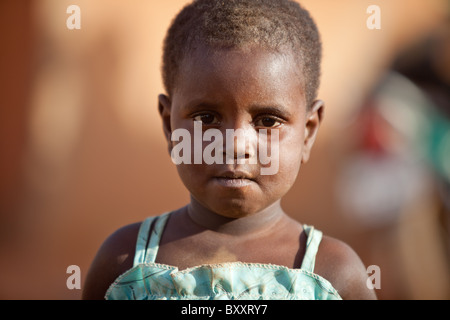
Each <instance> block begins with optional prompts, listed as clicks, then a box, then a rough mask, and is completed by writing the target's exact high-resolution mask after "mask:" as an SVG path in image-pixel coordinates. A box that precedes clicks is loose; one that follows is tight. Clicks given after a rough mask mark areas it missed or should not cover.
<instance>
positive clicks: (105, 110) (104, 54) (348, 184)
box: [0, 0, 450, 299]
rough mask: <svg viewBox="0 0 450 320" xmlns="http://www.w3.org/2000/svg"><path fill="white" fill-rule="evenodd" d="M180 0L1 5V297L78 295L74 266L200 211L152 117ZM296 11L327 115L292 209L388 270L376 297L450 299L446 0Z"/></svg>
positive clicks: (349, 0) (331, 4) (327, 2)
mask: <svg viewBox="0 0 450 320" xmlns="http://www.w3.org/2000/svg"><path fill="white" fill-rule="evenodd" d="M185 3H187V1H184V0H169V1H168V0H148V1H146V0H133V1H125V0H122V1H106V0H95V1H87V0H83V1H82V0H71V1H66V0H36V1H26V0H1V1H0V41H1V46H0V48H1V49H0V92H1V95H0V97H1V98H0V99H1V103H0V299H79V298H80V297H81V290H76V289H74V290H69V289H68V288H67V286H66V279H67V278H68V277H69V276H70V274H67V273H66V270H67V267H68V266H70V265H78V266H79V267H80V269H81V280H82V283H84V279H85V276H86V274H87V271H88V269H89V265H90V263H91V261H92V259H93V258H94V255H95V253H96V251H97V250H98V248H99V246H100V245H101V243H102V242H103V240H104V239H105V238H106V237H107V236H108V235H109V234H111V233H112V232H113V231H115V230H116V229H117V228H119V227H120V226H122V225H125V224H128V223H131V222H136V221H139V220H141V219H143V218H144V217H146V216H148V215H156V214H160V213H162V212H164V211H168V210H172V209H176V208H178V207H180V206H183V205H184V204H185V203H186V202H187V201H188V194H187V192H186V190H185V189H184V187H183V185H182V184H181V182H180V180H179V178H178V176H177V173H176V170H175V167H174V165H173V164H172V163H171V161H170V158H169V155H168V154H167V152H166V147H165V142H164V138H163V133H162V126H161V123H160V120H159V115H158V112H157V95H158V94H159V93H161V92H163V87H162V81H161V76H160V61H161V47H162V41H163V38H164V35H165V32H166V30H167V28H168V26H169V24H170V22H171V19H172V18H173V17H174V16H175V15H176V13H177V12H178V11H179V10H180V9H181V8H182V6H183V5H184V4H185ZM72 4H76V5H78V6H79V7H80V9H81V12H80V13H81V29H79V30H78V29H74V30H69V29H68V28H67V26H66V20H67V19H68V18H69V17H70V15H71V14H68V13H66V9H67V7H68V6H69V5H72ZM302 4H303V5H304V6H305V7H306V8H307V9H308V10H310V12H311V14H312V16H313V17H314V18H315V20H316V22H317V24H318V26H319V29H320V31H321V34H322V38H323V43H324V60H323V72H322V74H323V76H322V85H321V89H320V98H321V99H323V100H324V101H325V102H326V113H325V119H324V122H323V125H322V127H321V131H320V133H319V137H318V140H317V142H316V145H315V147H314V149H313V154H312V157H311V160H310V162H309V163H308V164H307V165H305V166H303V167H302V171H301V172H300V176H299V179H298V180H297V183H296V184H295V186H294V187H293V189H292V190H291V191H290V192H289V194H288V195H287V196H286V197H285V199H284V200H283V204H284V208H285V210H286V211H287V212H288V213H289V214H290V215H291V216H292V217H294V218H296V219H298V220H299V221H301V222H303V223H309V224H314V225H315V226H316V227H317V228H319V229H321V230H323V231H324V232H325V233H327V234H329V235H331V236H334V237H337V238H340V239H342V240H344V241H346V242H347V243H348V244H350V245H351V246H352V247H353V248H354V249H355V250H356V251H357V253H358V254H359V255H360V257H361V258H362V260H363V262H364V263H365V265H366V266H369V265H377V266H379V267H380V270H381V289H379V290H377V294H378V297H379V298H380V299H449V298H450V275H449V271H450V258H449V257H450V254H449V253H450V251H449V248H450V236H449V229H450V213H449V212H450V187H449V186H450V89H449V86H450V24H449V23H450V20H449V17H450V15H449V13H450V9H449V8H450V3H449V1H447V0H429V1H422V0H339V1H334V0H319V1H318V0H314V1H313V0H304V1H302ZM370 5H378V6H379V8H380V10H381V29H379V30H377V29H375V30H370V29H369V28H368V27H367V25H366V22H367V20H368V19H369V18H370V16H371V14H370V13H367V11H366V10H367V8H368V7H369V6H370Z"/></svg>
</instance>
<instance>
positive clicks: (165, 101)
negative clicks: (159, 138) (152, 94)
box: [158, 94, 172, 154]
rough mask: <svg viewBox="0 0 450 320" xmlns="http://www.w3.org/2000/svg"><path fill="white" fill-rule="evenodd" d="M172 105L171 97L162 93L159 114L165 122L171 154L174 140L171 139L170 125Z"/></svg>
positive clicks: (164, 128) (163, 122) (164, 129)
mask: <svg viewBox="0 0 450 320" xmlns="http://www.w3.org/2000/svg"><path fill="white" fill-rule="evenodd" d="M171 106H172V102H171V101H170V98H169V97H168V96H166V95H164V94H160V95H159V96H158V111H159V115H160V116H161V120H162V124H163V131H164V136H165V137H166V140H167V143H168V149H169V154H170V152H171V150H172V141H171V135H172V128H171V125H170V111H171Z"/></svg>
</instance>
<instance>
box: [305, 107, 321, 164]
mask: <svg viewBox="0 0 450 320" xmlns="http://www.w3.org/2000/svg"><path fill="white" fill-rule="evenodd" d="M324 109H325V106H324V102H323V101H322V100H316V101H314V102H313V104H312V106H311V108H310V109H309V111H307V113H306V124H305V140H304V142H303V151H302V163H306V162H307V161H308V160H309V156H310V154H311V149H312V146H313V145H314V142H315V141H316V137H317V133H318V131H319V127H320V124H321V122H322V120H323V113H324Z"/></svg>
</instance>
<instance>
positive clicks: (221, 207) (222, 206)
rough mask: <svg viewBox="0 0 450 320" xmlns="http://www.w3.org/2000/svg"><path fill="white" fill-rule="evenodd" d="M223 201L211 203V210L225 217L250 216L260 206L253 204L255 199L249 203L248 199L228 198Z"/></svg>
mask: <svg viewBox="0 0 450 320" xmlns="http://www.w3.org/2000/svg"><path fill="white" fill-rule="evenodd" d="M225 202H226V203H223V202H222V201H218V202H216V203H214V204H213V205H212V208H211V209H212V211H214V212H216V213H217V214H218V215H221V216H223V217H226V218H232V219H238V218H244V217H247V216H250V215H252V214H254V213H257V212H259V211H260V210H261V209H262V208H260V206H255V201H251V203H249V201H248V200H246V201H242V200H240V199H229V200H227V201H225Z"/></svg>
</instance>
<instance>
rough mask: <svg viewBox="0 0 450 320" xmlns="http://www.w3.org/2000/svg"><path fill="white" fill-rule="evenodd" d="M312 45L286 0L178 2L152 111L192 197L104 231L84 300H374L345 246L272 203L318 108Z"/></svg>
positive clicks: (297, 161)
mask: <svg viewBox="0 0 450 320" xmlns="http://www.w3.org/2000/svg"><path fill="white" fill-rule="evenodd" d="M320 56H321V44H320V39H319V35H318V32H317V28H316V26H315V24H314V22H313V20H312V19H311V18H310V16H309V14H308V12H307V11H305V10H304V9H303V8H301V7H300V6H299V5H298V4H297V3H295V2H292V1H288V0H277V1H274V0H227V1H222V0H220V1H213V0H198V1H194V2H193V3H192V4H190V5H188V6H186V7H185V8H184V9H183V10H182V11H181V12H180V14H179V15H178V16H177V17H176V19H175V20H174V21H173V23H172V26H171V28H170V29H169V32H168V35H167V37H166V40H165V45H164V57H163V78H164V84H165V86H166V90H167V94H166V95H160V96H159V112H160V115H161V119H162V124H163V129H164V133H165V136H166V139H167V142H168V147H169V151H170V153H171V155H172V158H173V159H174V160H177V161H175V163H176V164H177V170H178V173H179V175H180V178H181V180H182V181H183V183H184V185H185V186H186V188H187V189H188V190H189V192H190V195H191V198H190V202H189V203H188V204H187V205H186V206H184V207H182V208H179V209H177V210H175V211H173V212H167V213H164V214H162V215H160V216H156V217H155V216H152V217H149V218H147V219H145V220H144V221H143V222H140V223H136V224H131V225H128V226H125V227H123V228H121V229H119V230H118V231H116V232H115V233H113V234H112V235H111V236H110V237H109V238H108V239H107V240H106V241H105V242H104V244H103V245H102V247H101V248H100V250H99V252H98V254H97V256H96V257H95V259H94V261H93V263H92V266H91V269H90V271H89V274H88V276H87V279H86V282H85V286H84V292H83V298H85V299H102V298H106V299H374V298H375V294H374V292H373V290H370V289H368V288H367V286H366V279H367V274H366V269H365V267H364V266H363V264H362V263H361V261H360V259H359V257H358V256H357V255H356V254H355V252H354V251H353V250H352V249H351V248H350V247H348V246H347V245H346V244H344V243H343V242H341V241H339V240H336V239H333V238H330V237H327V236H322V233H321V232H320V231H319V230H316V229H315V228H313V227H312V226H307V225H302V224H300V223H298V222H297V221H295V220H293V219H291V218H290V217H289V216H288V215H287V214H286V213H285V212H284V211H283V209H282V207H281V205H280V201H281V198H282V197H283V196H284V195H285V194H286V193H287V191H288V190H289V189H290V188H291V187H292V185H293V184H294V181H295V179H296V177H297V174H298V172H299V169H300V166H301V164H302V163H305V162H306V161H307V160H308V158H309V154H310V151H311V148H312V145H313V143H314V140H315V138H316V135H317V132H318V129H319V125H320V122H321V120H322V117H323V109H324V106H323V102H322V101H320V100H316V92H317V87H318V85H319V74H320ZM199 125H201V132H200V134H201V135H202V134H203V139H202V140H201V143H200V145H199V144H198V141H197V142H194V140H195V139H194V138H195V137H198V132H196V131H195V130H196V129H198V128H199ZM208 132H209V133H213V135H211V134H209V137H210V138H206V137H207V133H208ZM180 133H183V134H187V135H184V136H183V139H180V138H179V137H180ZM229 133H235V134H234V135H232V136H231V138H230V134H229ZM189 136H190V137H192V139H189ZM211 136H214V139H212V138H211ZM243 137H244V138H245V142H246V143H244V144H242V143H240V142H242V141H238V140H239V139H241V140H242V138H243ZM219 138H223V140H222V139H219ZM230 139H231V140H233V142H235V143H231V144H229V142H230ZM181 140H182V141H181ZM235 140H236V141H235ZM181 144H182V146H183V147H184V148H180V146H181ZM212 146H214V148H212ZM230 146H231V147H230ZM189 148H190V149H189ZM266 148H268V153H267V154H270V155H271V157H270V163H269V162H268V161H262V160H263V158H261V157H260V155H261V152H262V150H263V149H266ZM181 149H183V150H182V151H180V150H181ZM188 149H189V150H188ZM212 149H214V150H213V151H211V150H212ZM266 151H267V150H266ZM177 157H178V158H177ZM208 157H209V158H208ZM207 158H208V159H207ZM210 158H213V159H214V160H216V161H211V159H210ZM180 159H182V160H183V159H184V161H179V160H180ZM199 159H200V161H198V160H199ZM264 159H265V158H264ZM191 160H192V161H191ZM220 160H223V161H220ZM268 168H272V169H274V170H268V171H264V169H268ZM299 210H301V208H299Z"/></svg>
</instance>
